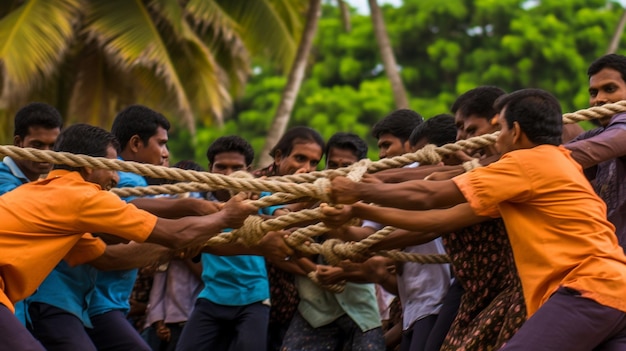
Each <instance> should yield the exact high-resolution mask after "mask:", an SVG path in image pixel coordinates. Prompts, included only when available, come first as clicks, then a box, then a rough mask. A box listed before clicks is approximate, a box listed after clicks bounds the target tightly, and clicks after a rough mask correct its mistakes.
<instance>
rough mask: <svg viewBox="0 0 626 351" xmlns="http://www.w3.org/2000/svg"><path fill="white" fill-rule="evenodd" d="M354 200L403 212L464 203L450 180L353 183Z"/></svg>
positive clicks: (463, 199)
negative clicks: (402, 210)
mask: <svg viewBox="0 0 626 351" xmlns="http://www.w3.org/2000/svg"><path fill="white" fill-rule="evenodd" d="M354 186H355V190H356V191H357V192H358V197H359V198H360V199H361V200H363V201H364V202H373V203H376V204H379V205H381V206H386V207H395V208H402V209H407V210H428V209H432V208H444V207H448V206H453V205H456V204H459V203H461V202H464V201H465V198H464V197H463V194H462V193H461V192H460V191H459V190H458V188H457V187H456V185H455V184H454V183H453V182H452V181H451V180H444V181H426V180H413V181H408V182H403V183H398V184H366V183H355V185H354Z"/></svg>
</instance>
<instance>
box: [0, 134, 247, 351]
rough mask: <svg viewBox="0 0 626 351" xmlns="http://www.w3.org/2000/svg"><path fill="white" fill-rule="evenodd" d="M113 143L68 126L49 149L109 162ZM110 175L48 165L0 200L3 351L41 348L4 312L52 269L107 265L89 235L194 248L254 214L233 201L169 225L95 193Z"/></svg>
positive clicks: (111, 180) (101, 247)
mask: <svg viewBox="0 0 626 351" xmlns="http://www.w3.org/2000/svg"><path fill="white" fill-rule="evenodd" d="M116 146H117V141H116V139H115V137H113V136H112V135H111V134H110V133H108V132H106V131H105V130H103V129H101V128H97V127H92V126H88V125H75V126H72V127H70V128H68V129H66V130H65V131H64V132H63V133H62V134H61V135H60V136H59V139H58V140H57V144H56V145H55V151H66V152H72V153H80V154H86V155H90V156H96V157H107V158H115V157H116V156H117V152H116ZM117 180H118V176H117V172H115V171H110V170H101V169H92V168H89V167H81V168H73V167H68V166H62V165H60V166H56V167H55V170H53V171H52V172H50V174H49V175H48V177H47V179H45V180H41V181H37V182H32V183H29V184H25V185H22V186H20V187H19V188H17V189H15V190H13V191H11V192H9V193H7V194H5V195H3V196H2V197H0V213H2V216H1V217H2V224H3V225H2V228H1V229H0V248H1V250H2V253H3V254H2V255H1V256H0V329H1V330H2V333H1V334H0V344H1V345H3V347H6V348H7V349H10V350H43V347H42V346H41V344H39V343H38V342H37V341H36V340H35V339H34V338H33V337H32V336H31V335H30V333H29V332H28V331H27V330H26V328H25V327H24V326H23V325H22V324H21V323H20V322H19V321H18V320H17V318H16V317H15V316H14V315H13V314H12V311H13V303H14V302H16V301H19V300H22V299H24V298H25V297H27V296H29V295H30V294H32V293H33V292H34V291H35V289H36V288H37V287H38V286H39V284H40V283H41V282H42V281H43V280H44V278H45V277H46V276H47V275H48V274H49V273H50V272H51V271H52V269H53V268H54V267H55V265H56V264H57V263H58V262H59V261H61V260H62V259H65V260H66V261H67V262H68V263H70V264H72V265H76V264H81V263H90V264H92V265H94V266H96V267H99V266H107V265H109V264H110V262H111V260H115V257H111V255H110V254H107V249H106V245H105V244H104V243H103V242H102V241H101V240H100V239H97V238H95V237H93V236H92V235H91V234H85V233H108V234H111V235H115V236H118V237H121V238H124V239H126V240H134V241H138V242H143V241H148V242H153V243H156V244H161V245H164V246H168V247H171V248H182V247H186V246H196V245H199V244H201V243H203V242H204V241H206V240H207V239H209V238H210V237H212V236H214V235H215V234H217V233H219V232H220V231H221V230H222V229H223V228H228V227H231V228H232V227H235V228H236V227H239V226H241V224H242V223H243V220H244V219H245V218H246V217H247V216H248V215H249V214H252V213H255V212H256V209H255V208H254V207H253V206H250V205H247V204H245V203H243V197H242V196H236V197H234V198H233V200H231V201H230V202H229V203H227V204H226V205H225V206H224V207H223V208H222V210H220V211H219V212H217V213H215V214H212V215H207V216H196V217H184V218H181V219H177V220H169V219H162V218H158V217H156V216H154V215H152V214H149V213H148V212H145V211H142V210H139V209H137V208H136V207H135V206H132V205H128V204H126V203H124V202H123V201H121V200H120V199H119V198H118V197H117V196H116V195H114V194H112V193H110V192H108V191H102V190H104V189H110V188H111V187H113V186H115V185H116V183H117Z"/></svg>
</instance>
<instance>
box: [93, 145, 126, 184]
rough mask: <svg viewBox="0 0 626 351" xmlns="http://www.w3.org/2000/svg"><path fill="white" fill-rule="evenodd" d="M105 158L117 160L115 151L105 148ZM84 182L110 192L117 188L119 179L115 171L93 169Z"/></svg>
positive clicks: (112, 148) (111, 148)
mask: <svg viewBox="0 0 626 351" xmlns="http://www.w3.org/2000/svg"><path fill="white" fill-rule="evenodd" d="M105 157H106V158H110V159H114V158H117V151H116V150H115V148H114V147H113V146H111V145H109V147H108V148H107V153H106V155H105ZM85 180H86V181H88V182H91V183H95V184H98V185H100V187H102V189H104V190H111V189H113V188H115V187H116V186H117V183H118V182H119V181H120V177H119V175H118V174H117V171H112V170H108V169H93V170H92V171H91V174H90V175H88V176H87V177H85Z"/></svg>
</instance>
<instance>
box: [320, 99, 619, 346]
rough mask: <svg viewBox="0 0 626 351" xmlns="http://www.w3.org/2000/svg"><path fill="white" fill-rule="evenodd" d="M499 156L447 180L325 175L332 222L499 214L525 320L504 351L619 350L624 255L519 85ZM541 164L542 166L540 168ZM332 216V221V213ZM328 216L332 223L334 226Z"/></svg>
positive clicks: (403, 222) (416, 221) (421, 226)
mask: <svg viewBox="0 0 626 351" xmlns="http://www.w3.org/2000/svg"><path fill="white" fill-rule="evenodd" d="M495 106H496V109H497V110H498V111H499V115H498V123H499V124H500V126H501V134H500V136H499V137H498V139H497V141H496V147H497V148H498V150H499V152H501V153H502V154H503V156H502V158H501V159H500V160H499V161H497V162H494V163H492V164H491V165H489V166H487V167H483V168H478V169H475V170H474V171H472V172H469V173H466V174H463V175H461V176H458V177H456V178H454V179H452V180H446V181H422V180H420V181H412V182H405V183H401V184H363V183H353V182H351V181H349V180H347V179H346V178H343V177H340V178H336V179H334V180H333V184H332V197H333V198H334V200H335V201H336V202H337V203H353V202H355V201H357V200H364V201H366V202H375V203H378V204H381V205H382V206H394V207H400V208H406V209H413V210H415V209H419V210H425V209H433V208H444V209H442V210H431V211H424V212H420V213H419V215H416V213H415V212H410V211H406V210H400V209H388V210H387V211H381V210H380V208H377V207H371V206H368V205H364V204H356V205H354V206H353V207H352V208H351V209H348V210H343V211H342V210H336V209H330V208H326V209H325V211H326V213H327V214H328V215H329V216H330V218H329V219H328V220H327V221H328V222H329V224H333V223H332V222H335V220H337V221H338V222H341V221H342V220H344V219H345V218H344V217H345V214H346V213H347V214H349V215H354V216H357V217H364V218H371V219H373V220H376V221H380V222H383V223H386V224H390V225H394V226H398V227H402V228H406V229H410V230H414V231H421V232H425V233H429V232H447V231H452V230H455V229H458V228H460V227H463V226H468V225H471V224H474V223H478V222H480V221H482V220H484V219H485V218H487V217H498V216H501V217H502V218H503V220H504V221H505V224H506V227H507V232H508V235H509V237H510V240H511V245H512V248H513V252H514V256H515V261H516V265H517V267H518V271H519V275H520V279H521V281H522V286H523V290H524V298H525V300H526V305H527V311H528V315H529V317H530V318H529V319H528V321H527V322H526V323H525V324H524V325H523V326H522V328H521V329H520V330H519V331H518V332H517V334H515V336H513V338H512V339H511V340H510V341H509V342H508V343H507V344H506V345H505V346H504V347H503V348H502V349H503V350H581V351H582V350H592V349H594V350H618V349H619V350H621V349H624V348H626V303H625V302H624V299H623V297H624V296H625V295H626V256H625V255H624V252H623V250H622V248H621V247H620V246H619V245H618V243H617V239H616V237H615V235H614V230H615V227H613V225H612V224H610V223H609V222H608V221H607V220H606V205H605V204H604V202H603V201H602V200H601V199H600V198H598V196H597V195H596V194H595V192H594V191H593V189H592V187H591V185H590V184H589V182H588V181H587V180H586V178H585V177H584V175H583V173H582V171H581V168H580V165H579V164H578V163H577V162H576V161H575V160H574V159H573V158H572V157H571V156H570V153H569V151H567V150H566V149H565V148H563V147H562V146H559V145H560V144H561V132H562V115H561V108H560V106H559V103H558V101H557V100H556V99H555V98H554V97H553V96H552V95H550V94H549V93H547V92H544V91H542V90H537V89H526V90H521V91H517V92H514V93H512V94H508V95H504V96H503V97H502V98H499V99H498V100H497V101H496V104H495ZM547 165H549V166H547ZM335 216H338V217H339V218H335ZM338 222H335V223H334V224H337V223H338Z"/></svg>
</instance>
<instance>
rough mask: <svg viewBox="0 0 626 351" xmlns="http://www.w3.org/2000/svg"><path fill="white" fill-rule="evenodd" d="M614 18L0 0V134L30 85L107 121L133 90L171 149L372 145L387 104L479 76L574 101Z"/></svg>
mask: <svg viewBox="0 0 626 351" xmlns="http://www.w3.org/2000/svg"><path fill="white" fill-rule="evenodd" d="M625 21H626V12H625V10H624V3H623V2H620V1H612V0H544V1H541V0H534V1H532V0H378V1H376V0H22V1H20V0H0V131H1V133H0V134H1V135H0V139H1V140H0V142H2V144H11V143H12V132H13V122H12V120H13V115H14V114H15V112H16V111H17V110H18V109H19V108H20V107H21V106H22V105H24V104H26V103H27V102H30V101H42V102H47V103H50V104H52V105H54V106H55V107H56V108H57V109H59V111H60V112H61V114H62V115H63V117H64V119H65V120H66V124H68V125H69V124H72V123H76V122H85V123H90V124H95V125H99V126H102V127H104V128H106V129H110V127H111V123H112V120H113V118H114V117H115V114H116V113H117V111H119V110H121V109H122V108H124V107H125V106H128V105H129V104H133V103H140V104H144V105H147V106H149V107H151V108H153V109H155V110H158V111H160V112H162V113H163V114H164V115H166V116H167V117H168V118H169V119H170V121H171V122H172V123H173V128H172V130H171V131H170V142H169V145H170V151H171V157H172V160H171V161H172V162H171V163H172V164H173V163H174V162H176V161H178V160H182V159H194V160H196V161H197V162H199V163H200V164H202V165H205V164H206V157H205V153H206V149H207V147H208V145H209V144H210V143H211V142H212V141H213V140H215V139H216V138H217V137H219V136H222V135H230V134H237V135H240V136H242V137H245V138H246V139H247V140H249V141H250V142H251V144H252V145H253V146H254V148H255V150H256V151H257V154H258V157H257V164H259V163H260V164H261V165H265V164H267V163H269V161H264V160H267V159H262V158H261V157H263V156H266V154H267V150H269V147H271V146H273V145H274V143H275V142H276V140H277V139H278V138H279V137H280V135H281V134H282V132H283V131H284V130H285V128H288V127H290V126H295V125H307V126H310V127H312V128H315V129H317V130H318V131H319V132H320V133H321V134H322V135H323V136H324V137H326V138H328V137H330V136H331V135H332V134H333V133H335V132H337V131H346V132H353V133H356V134H358V135H360V136H362V137H364V138H366V139H367V140H368V142H369V143H370V144H371V145H372V147H373V146H374V145H375V143H374V139H373V138H371V137H370V135H369V130H370V128H371V126H372V125H373V124H374V123H375V122H376V121H378V120H379V119H381V118H383V117H384V116H386V115H387V114H388V113H389V112H391V111H392V110H394V109H396V108H411V109H413V110H416V111H418V112H419V113H420V114H422V115H423V116H424V117H425V118H428V117H432V116H434V115H436V114H439V113H446V112H449V110H450V106H451V105H452V103H453V102H454V100H455V98H456V97H457V96H458V95H459V94H461V93H463V92H465V91H467V90H469V89H471V88H474V87H476V86H478V85H497V86H499V87H501V88H503V89H505V90H507V91H513V90H516V89H521V88H527V87H535V88H542V89H545V90H548V91H550V92H552V93H553V94H554V95H555V96H556V97H557V98H558V99H559V100H560V102H561V104H562V107H563V111H564V112H572V111H574V110H578V109H583V108H587V107H588V92H587V84H588V78H587V74H586V70H587V67H588V65H589V64H590V63H591V62H592V61H593V60H594V59H596V58H597V57H599V56H601V55H603V54H605V53H609V52H617V53H621V54H624V53H626V41H625V39H624V38H623V36H622V32H623V31H624V22H625ZM584 127H587V128H588V127H589V126H588V125H586V126H584ZM374 150H375V148H372V154H371V156H372V158H373V159H375V158H376V156H375V155H376V153H375V152H374Z"/></svg>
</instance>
